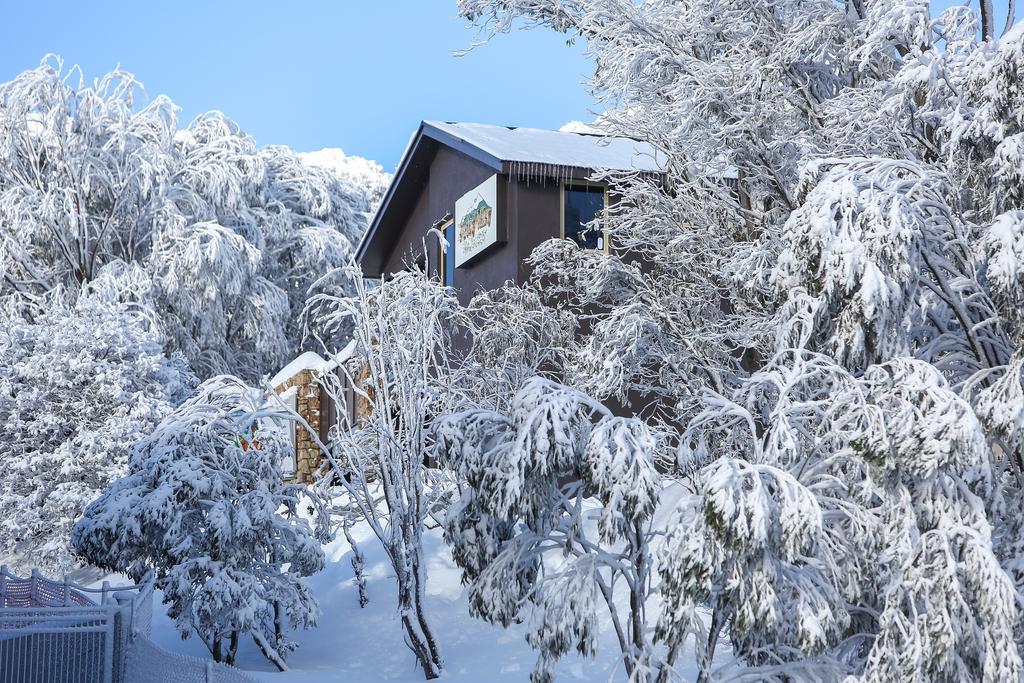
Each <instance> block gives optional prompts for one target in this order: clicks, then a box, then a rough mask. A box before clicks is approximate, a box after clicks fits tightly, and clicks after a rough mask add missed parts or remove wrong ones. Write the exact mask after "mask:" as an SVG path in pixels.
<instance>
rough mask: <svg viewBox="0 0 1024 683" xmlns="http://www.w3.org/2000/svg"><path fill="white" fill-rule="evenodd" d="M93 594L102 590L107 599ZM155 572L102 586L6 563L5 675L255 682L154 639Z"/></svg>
mask: <svg viewBox="0 0 1024 683" xmlns="http://www.w3.org/2000/svg"><path fill="white" fill-rule="evenodd" d="M90 595H93V596H96V597H97V598H98V599H99V603H97V602H95V601H94V600H93V599H92V598H90ZM152 624H153V580H152V577H151V576H147V577H146V578H144V579H143V581H142V582H141V583H140V584H138V585H131V586H117V587H111V586H110V584H109V582H107V581H104V582H103V585H102V587H100V588H89V587H86V586H81V585H78V584H75V583H72V582H71V581H70V580H69V579H68V578H67V577H65V578H64V580H63V581H53V580H51V579H47V578H45V577H43V576H41V575H40V574H39V573H38V571H37V570H33V571H32V576H30V577H28V578H21V577H18V576H15V575H13V574H11V573H10V572H9V571H8V570H7V567H6V566H4V567H0V681H3V683H36V682H39V681H41V682H44V683H149V682H150V681H153V682H154V683H155V682H156V681H173V682H174V683H201V682H204V681H205V682H207V683H213V682H216V683H251V681H253V679H251V678H249V677H248V676H246V675H245V674H243V673H242V672H240V671H238V670H237V669H235V668H233V667H229V666H226V665H224V664H215V663H214V662H210V661H205V660H202V659H199V658H196V657H186V656H183V655H177V654H173V653H170V652H166V651H164V650H161V649H160V648H159V647H157V646H156V645H154V644H153V643H152V642H151V641H150V640H149V635H150V632H151V629H152Z"/></svg>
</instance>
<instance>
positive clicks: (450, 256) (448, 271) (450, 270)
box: [441, 222, 455, 287]
mask: <svg viewBox="0 0 1024 683" xmlns="http://www.w3.org/2000/svg"><path fill="white" fill-rule="evenodd" d="M444 239H445V240H446V241H447V242H448V253H446V254H445V255H444V258H442V259H441V260H442V262H443V263H444V286H445V287H454V286H455V223H451V222H450V223H448V225H446V226H445V228H444Z"/></svg>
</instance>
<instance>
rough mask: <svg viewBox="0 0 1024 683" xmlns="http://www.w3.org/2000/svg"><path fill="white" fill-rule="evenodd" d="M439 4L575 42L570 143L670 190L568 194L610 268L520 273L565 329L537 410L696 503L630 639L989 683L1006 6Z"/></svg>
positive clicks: (1007, 644)
mask: <svg viewBox="0 0 1024 683" xmlns="http://www.w3.org/2000/svg"><path fill="white" fill-rule="evenodd" d="M458 4H459V8H460V11H461V12H462V13H463V15H464V16H466V17H468V18H470V19H473V20H475V21H477V22H479V24H480V25H481V26H482V27H483V28H484V30H485V31H487V32H489V33H491V34H495V33H500V32H504V31H507V30H509V29H511V28H512V27H513V26H514V25H515V24H516V23H517V22H518V21H520V20H524V21H525V22H526V23H527V24H529V25H544V26H548V27H551V28H553V29H555V30H557V31H561V32H566V33H570V34H574V35H576V36H579V37H581V38H583V39H584V40H586V42H587V47H588V53H589V55H590V56H591V57H592V58H593V59H594V61H595V63H596V70H595V76H594V79H593V81H592V85H593V90H594V94H595V95H596V97H597V98H598V99H599V101H600V103H601V104H603V105H605V107H606V109H605V110H604V111H603V112H602V114H601V116H600V117H599V119H598V122H597V125H598V126H599V127H600V128H601V129H602V130H604V131H606V132H608V133H612V134H624V135H629V136H632V137H636V138H640V139H643V140H646V141H648V142H650V143H652V144H654V145H655V146H656V147H657V148H659V149H660V150H661V151H663V152H664V153H665V155H666V158H667V159H668V163H667V166H666V172H665V174H664V176H663V177H659V178H645V177H640V178H637V177H630V176H623V175H614V174H598V178H599V179H604V180H607V181H609V182H610V183H612V184H613V186H614V189H615V193H616V195H617V196H619V197H620V198H621V199H620V201H619V202H618V204H617V205H616V206H615V207H613V209H612V210H611V211H610V225H609V230H610V232H611V234H612V237H611V244H612V245H613V248H614V253H612V254H609V255H603V254H600V253H594V252H587V251H583V250H580V249H578V248H576V247H575V246H574V245H572V244H568V243H566V242H564V241H552V242H549V243H546V244H544V245H542V246H541V247H540V248H539V249H538V250H537V251H535V253H534V254H533V256H532V259H531V263H532V265H533V267H534V273H535V276H536V281H535V283H534V287H535V289H536V290H537V291H538V292H540V293H541V296H542V301H543V302H544V303H548V304H552V303H553V302H557V304H558V306H559V307H560V309H561V310H563V311H568V312H571V313H572V314H573V315H574V316H575V317H576V318H577V319H579V320H581V321H582V320H586V325H584V326H581V330H582V334H580V336H579V337H578V339H577V340H576V341H575V342H574V343H573V344H570V345H568V346H567V348H566V349H565V352H564V354H562V361H561V366H560V368H559V379H561V380H562V381H563V382H566V383H568V384H570V385H572V386H574V387H576V388H578V389H581V390H583V391H585V392H586V393H588V394H590V395H591V396H593V397H594V398H595V399H599V400H601V401H605V400H606V399H615V400H616V401H619V402H622V403H624V404H625V406H626V408H627V409H629V408H632V409H633V410H635V411H639V412H642V414H643V415H645V416H646V421H647V422H648V427H649V428H651V429H652V430H653V431H657V432H665V433H668V434H670V435H671V436H670V439H671V441H673V442H678V444H679V458H678V459H677V462H676V463H675V465H674V467H673V468H672V470H671V471H670V472H669V473H668V474H669V476H673V477H678V478H680V479H682V480H683V481H684V482H685V483H686V485H688V486H691V487H692V488H693V490H694V491H695V493H696V496H695V497H694V498H693V499H690V498H686V499H683V500H682V501H681V502H680V505H679V507H678V510H677V512H676V515H675V516H674V517H673V522H672V523H671V524H670V525H669V526H668V527H667V528H666V529H665V530H664V531H665V532H666V533H667V536H666V539H665V543H664V545H663V546H662V551H660V552H658V553H655V554H656V560H657V561H658V562H659V566H658V574H659V576H660V577H661V583H660V585H659V588H658V597H659V599H658V600H655V601H653V602H652V606H651V608H652V609H657V610H660V611H661V613H660V615H659V616H658V618H657V624H658V626H657V631H658V634H659V635H660V636H661V637H670V638H671V637H677V636H681V637H684V638H689V637H690V636H691V635H692V636H694V641H695V643H696V645H697V660H698V663H699V664H700V666H701V670H702V676H704V677H710V676H712V675H713V676H715V677H725V678H731V677H736V678H745V677H746V678H758V679H769V680H770V679H777V680H781V679H785V678H786V677H787V676H788V677H801V676H803V677H807V678H811V679H826V680H827V679H833V678H836V677H839V676H844V675H852V676H854V677H857V678H863V679H866V680H893V679H900V680H920V681H925V680H1006V679H1009V680H1017V679H1019V678H1020V675H1021V674H1020V668H1021V664H1020V662H1021V656H1020V647H1019V643H1020V642H1021V639H1020V631H1019V629H1020V625H1019V624H1020V619H1019V614H1018V605H1019V604H1021V598H1020V595H1021V591H1022V589H1024V581H1022V579H1024V573H1022V571H1021V568H1022V567H1024V561H1022V559H1021V558H1022V555H1021V552H1022V550H1024V541H1022V538H1024V535H1022V524H1021V522H1020V520H1019V512H1017V511H1019V509H1020V505H1021V504H1022V502H1024V498H1022V491H1021V484H1020V482H1021V478H1022V475H1024V452H1022V450H1021V443H1022V442H1021V435H1022V433H1024V430H1022V428H1021V419H1022V412H1021V410H1020V408H1019V405H1020V402H1021V397H1022V396H1024V385H1022V384H1021V382H1022V373H1021V363H1022V359H1021V358H1022V356H1021V344H1022V339H1024V338H1022V336H1021V335H1022V334H1024V329H1022V327H1021V324H1022V319H1021V316H1020V310H1019V306H1020V302H1021V301H1022V300H1024V298H1022V291H1024V290H1022V289H1021V287H1022V286H1024V279H1022V278H1021V273H1022V272H1024V269H1022V261H1021V259H1022V257H1024V249H1022V247H1021V244H1022V242H1021V239H1022V235H1024V231H1022V228H1021V225H1022V222H1021V210H1022V208H1024V207H1022V206H1021V202H1022V201H1024V195H1022V193H1021V191H1020V186H1021V179H1022V177H1024V175H1022V169H1024V154H1022V150H1024V144H1022V143H1021V141H1022V140H1024V137H1022V135H1024V117H1022V115H1021V112H1022V111H1024V90H1022V88H1021V85H1020V84H1021V83H1022V82H1024V80H1022V79H1024V30H1022V29H1021V28H1020V26H1016V27H1013V26H1012V24H1013V17H1014V9H1013V5H1012V4H1011V5H1010V8H1009V12H1008V17H1009V18H1008V21H1007V25H1006V27H1005V29H1003V28H1002V27H997V26H995V22H994V18H993V8H992V4H991V3H989V2H982V3H980V6H979V9H978V10H973V9H972V8H971V7H969V6H964V5H959V6H953V7H949V8H946V9H944V10H941V11H937V12H936V14H934V15H933V13H932V10H931V8H930V7H929V6H928V4H927V3H921V2H915V1H912V0H893V1H891V2H875V3H864V2H859V0H846V1H845V2H844V3H838V2H834V1H831V0H819V1H815V2H810V3H808V2H804V1H803V0H800V1H797V0H773V1H772V2H770V3H769V4H767V5H765V4H761V5H754V4H751V3H749V2H743V1H737V0H697V1H696V2H687V3H678V2H673V1H671V0H645V1H643V2H618V1H616V0H579V1H573V2H565V1H564V0H511V1H508V2H494V1H493V0H460V1H459V3H458ZM499 413H500V414H502V415H506V419H508V418H507V412H503V411H499ZM465 428H466V429H468V428H469V426H468V425H467V426H465ZM456 436H458V433H457V432H456ZM454 438H455V437H453V439H454ZM487 504H490V503H489V502H488V501H484V502H483V503H481V505H487ZM501 533H503V534H506V536H505V537H504V538H501V537H500V534H499V535H498V536H494V535H493V534H492V536H490V537H488V538H491V537H494V538H500V540H501V543H508V542H509V541H508V540H507V539H508V538H510V536H508V534H511V533H512V532H511V531H509V530H507V529H506V530H502V531H501ZM500 547H501V545H500V543H499V545H498V546H496V548H500ZM490 552H491V555H490V556H496V554H498V553H499V552H500V551H499V550H491V551H490ZM498 556H500V555H498ZM982 586H988V587H990V589H983V588H981V587H982ZM704 613H706V614H707V616H708V618H709V621H708V622H707V623H705V622H704V621H703V616H702V615H703V614H704ZM1014 629H1017V633H1016V635H1014ZM721 638H729V639H730V640H731V641H732V644H733V646H734V652H736V653H737V654H738V655H739V659H738V660H737V661H736V662H735V663H734V664H732V665H729V666H727V667H725V668H724V669H719V670H717V671H713V670H712V669H711V659H712V655H713V653H714V651H715V647H716V643H717V641H718V640H719V639H721ZM701 640H703V642H700V641H701Z"/></svg>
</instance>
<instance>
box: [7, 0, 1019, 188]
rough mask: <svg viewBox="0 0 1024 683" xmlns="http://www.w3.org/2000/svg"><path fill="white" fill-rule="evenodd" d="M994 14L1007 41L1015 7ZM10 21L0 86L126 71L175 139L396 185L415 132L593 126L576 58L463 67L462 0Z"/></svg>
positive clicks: (221, 1)
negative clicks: (206, 123) (269, 147)
mask: <svg viewBox="0 0 1024 683" xmlns="http://www.w3.org/2000/svg"><path fill="white" fill-rule="evenodd" d="M952 1H953V0H938V1H937V2H936V3H935V4H936V5H939V6H947V5H948V4H952ZM995 4H996V5H997V10H996V12H997V15H999V16H998V28H999V29H1001V28H1002V22H1003V20H1004V17H1005V7H1006V3H1005V0H996V1H995ZM1020 4H1021V7H1019V8H1018V11H1017V15H1018V16H1021V15H1022V14H1024V2H1022V3H1020ZM2 17H3V25H2V26H0V82H2V81H6V80H9V79H10V78H13V77H14V76H15V75H16V74H17V73H19V72H21V71H23V70H25V69H28V68H31V67H33V66H35V65H36V64H37V63H38V62H39V60H40V58H42V56H43V55H44V54H46V53H47V52H55V53H59V54H61V55H62V56H63V57H64V59H65V61H66V62H67V63H68V64H75V63H77V64H80V65H81V66H82V68H83V69H84V71H85V74H86V76H87V77H88V78H90V79H92V78H95V77H97V76H99V75H101V74H103V73H105V72H106V71H108V70H110V69H111V68H113V67H114V66H116V65H117V64H120V65H121V67H122V68H124V69H126V70H128V71H132V72H134V73H135V74H136V76H137V77H138V78H139V79H140V80H141V81H142V82H143V83H144V84H145V86H146V90H147V92H148V93H149V94H150V95H151V96H152V95H156V94H166V95H169V96H170V97H171V98H172V99H173V100H174V101H175V102H176V103H177V104H178V105H179V106H180V107H181V109H182V111H181V113H180V123H181V125H185V124H186V123H187V122H188V121H189V120H191V119H192V117H194V116H196V115H197V114H200V113H202V112H205V111H208V110H210V109H220V110H221V111H223V112H225V113H226V114H227V115H228V116H230V117H232V118H233V119H235V120H236V121H238V123H239V124H240V125H241V126H242V128H243V129H244V130H246V131H247V132H248V133H250V134H251V135H253V136H254V137H255V138H256V140H257V142H259V143H260V144H261V145H266V144H274V143H278V144H286V145H288V146H290V147H292V148H294V149H296V150H300V151H305V150H314V149H319V148H321V147H342V148H343V149H345V151H346V152H348V153H349V154H358V155H360V156H365V157H368V158H370V159H375V160H377V161H379V162H381V164H383V165H384V167H385V168H386V169H388V170H391V169H393V168H394V166H395V164H396V163H397V162H398V158H399V156H400V155H401V153H402V150H403V149H404V148H405V144H406V142H407V141H408V138H409V135H410V134H411V133H412V131H413V130H414V129H415V127H416V125H417V124H418V123H419V121H420V119H431V118H434V119H443V120H454V121H476V122H484V123H500V124H506V125H519V126H536V127H540V128H557V127H559V126H560V125H562V124H563V123H565V122H566V121H570V120H573V119H581V120H589V119H591V118H592V116H591V115H590V110H591V108H592V107H593V102H592V100H591V98H590V97H589V95H588V93H587V88H586V87H585V85H583V82H584V81H585V79H586V78H587V76H588V75H589V74H590V73H591V72H592V70H593V66H592V64H591V63H590V62H589V61H588V60H587V59H586V58H585V57H584V56H583V49H582V47H581V46H580V45H574V46H568V45H567V44H566V40H565V37H564V36H561V35H558V34H556V33H554V32H552V31H549V30H533V31H515V32H513V33H512V34H510V35H506V36H499V37H498V38H497V39H495V40H494V41H493V42H491V43H489V44H487V45H483V46H482V47H479V48H477V49H476V50H473V51H472V52H470V54H468V55H466V56H463V57H454V56H453V55H452V53H453V52H454V51H456V50H461V49H464V48H466V47H468V46H469V45H471V44H472V43H473V42H474V41H475V39H476V38H477V34H476V30H475V29H473V28H471V27H468V26H467V25H466V22H464V21H463V20H461V19H459V18H458V17H457V16H456V12H455V0H336V1H335V2H330V1H328V0H297V1H296V0H293V2H291V3H280V2H269V1H266V0H253V1H252V2H241V1H240V0H216V1H214V0H208V1H207V2H195V1H193V0H182V1H179V2H174V3H169V2H139V1H138V0H136V1H135V2H114V1H108V0H77V1H74V2H71V1H67V0H64V1H63V2H59V1H58V2H53V1H51V2H48V3H43V2H29V1H28V0H18V1H16V2H9V3H8V6H6V7H4V9H3V11H2Z"/></svg>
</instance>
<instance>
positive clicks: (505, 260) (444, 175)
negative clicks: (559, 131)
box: [383, 145, 561, 304]
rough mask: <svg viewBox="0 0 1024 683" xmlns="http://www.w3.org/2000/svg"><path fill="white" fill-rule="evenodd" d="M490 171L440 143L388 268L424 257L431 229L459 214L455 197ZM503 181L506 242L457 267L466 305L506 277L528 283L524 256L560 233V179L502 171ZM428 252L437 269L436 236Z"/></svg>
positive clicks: (491, 171)
mask: <svg viewBox="0 0 1024 683" xmlns="http://www.w3.org/2000/svg"><path fill="white" fill-rule="evenodd" d="M491 175H494V169H492V168H490V167H488V166H486V165H484V164H482V163H480V162H478V161H476V160H475V159H472V158H470V157H468V156H466V155H465V154H462V153H461V152H458V151H456V150H453V149H450V148H448V147H445V146H443V145H442V146H439V147H438V149H437V151H436V152H435V154H434V158H433V160H432V161H431V163H430V166H429V171H428V177H427V180H426V182H425V183H424V186H423V188H422V191H421V192H420V195H419V198H418V199H417V200H416V202H415V203H414V204H413V208H412V209H411V210H410V212H409V215H408V217H407V218H406V220H405V223H404V226H403V228H402V231H401V234H400V236H399V238H398V239H397V240H396V241H395V244H394V247H393V248H392V251H391V253H390V254H389V256H388V257H387V259H386V261H385V264H386V265H385V267H384V269H383V270H384V272H385V273H394V272H398V271H401V270H404V269H405V268H406V267H407V266H408V265H409V264H411V263H415V262H417V261H418V260H419V259H421V258H422V257H423V240H424V238H426V237H427V233H428V231H429V230H430V228H431V227H433V226H434V225H436V224H437V223H438V221H440V220H442V219H444V218H445V217H446V216H450V215H452V214H454V213H455V201H456V200H457V199H458V198H459V197H461V196H462V195H464V194H465V193H466V192H468V191H470V190H472V189H473V188H474V187H476V186H477V185H479V184H480V183H482V182H483V181H484V180H486V179H487V178H489V177H490V176H491ZM498 182H499V183H504V184H505V188H506V189H505V192H506V195H505V196H506V202H505V204H506V206H505V215H503V216H501V217H500V220H502V221H503V223H504V226H505V230H506V241H505V242H504V243H503V244H500V243H499V244H498V245H496V246H494V247H492V248H490V249H489V250H488V251H486V252H485V253H483V254H481V255H480V256H479V257H477V258H476V259H475V260H474V261H472V262H470V263H469V264H466V265H465V266H463V267H460V268H456V269H455V283H454V284H455V288H456V289H457V290H458V292H459V301H460V302H462V303H463V304H467V303H469V300H470V298H472V296H473V294H474V293H476V292H477V291H480V290H485V289H494V288H496V287H500V286H501V285H502V284H504V283H505V282H506V281H507V280H512V281H514V282H523V281H524V280H525V279H526V277H527V275H528V269H527V267H526V265H525V264H524V263H523V260H524V259H525V258H526V257H527V256H529V255H530V252H531V251H533V249H534V247H536V246H537V245H538V244H540V243H541V242H542V241H543V240H545V239H548V238H550V237H557V236H558V235H559V230H560V227H559V226H560V216H559V211H560V210H561V203H560V195H559V193H560V188H561V185H560V184H559V183H558V182H557V181H555V180H550V179H549V180H547V181H544V180H538V179H531V180H525V179H520V180H516V179H510V178H509V176H508V175H499V176H498ZM427 252H428V253H427V265H428V268H429V269H430V271H431V272H433V273H435V274H437V273H438V267H439V265H440V263H439V258H438V246H437V239H436V238H434V237H429V238H427Z"/></svg>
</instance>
